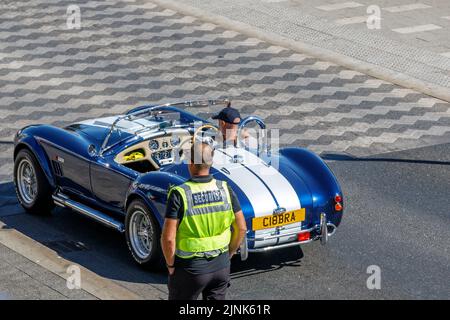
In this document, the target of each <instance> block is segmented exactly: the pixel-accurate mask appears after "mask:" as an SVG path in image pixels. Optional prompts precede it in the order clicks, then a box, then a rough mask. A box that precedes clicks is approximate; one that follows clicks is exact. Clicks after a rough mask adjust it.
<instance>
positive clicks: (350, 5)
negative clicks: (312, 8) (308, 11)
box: [316, 2, 363, 11]
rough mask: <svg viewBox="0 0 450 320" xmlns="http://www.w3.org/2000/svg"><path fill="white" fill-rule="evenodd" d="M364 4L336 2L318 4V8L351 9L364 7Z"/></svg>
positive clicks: (327, 9) (325, 9)
mask: <svg viewBox="0 0 450 320" xmlns="http://www.w3.org/2000/svg"><path fill="white" fill-rule="evenodd" d="M362 6H363V5H362V4H361V3H358V2H343V3H335V4H328V5H324V6H318V7H316V9H319V10H323V11H334V10H341V9H349V8H358V7H362Z"/></svg>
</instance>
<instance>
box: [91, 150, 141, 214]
mask: <svg viewBox="0 0 450 320" xmlns="http://www.w3.org/2000/svg"><path fill="white" fill-rule="evenodd" d="M137 176H138V174H137V173H136V172H134V171H132V170H130V169H128V168H125V167H123V166H120V165H119V164H117V163H116V162H115V161H114V160H113V157H112V156H106V157H103V156H97V158H96V160H95V161H93V162H91V167H90V177H91V186H92V192H93V194H94V196H95V197H96V198H97V199H98V200H99V201H101V202H102V204H103V205H104V206H107V207H110V208H111V209H112V210H114V211H122V210H123V209H124V208H125V201H126V196H127V192H128V189H129V188H130V185H131V183H132V181H134V180H135V179H136V178H137Z"/></svg>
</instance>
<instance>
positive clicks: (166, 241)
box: [161, 218, 178, 274]
mask: <svg viewBox="0 0 450 320" xmlns="http://www.w3.org/2000/svg"><path fill="white" fill-rule="evenodd" d="M177 227H178V219H172V218H166V219H165V220H164V227H163V230H162V234H161V248H162V251H163V254H164V258H165V259H166V263H167V265H168V266H173V264H174V263H175V246H176V242H175V241H176V235H177ZM168 269H169V273H170V274H172V273H173V270H174V268H168Z"/></svg>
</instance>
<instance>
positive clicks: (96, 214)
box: [52, 193, 125, 232]
mask: <svg viewBox="0 0 450 320" xmlns="http://www.w3.org/2000/svg"><path fill="white" fill-rule="evenodd" d="M52 198H53V201H54V202H55V204H56V205H58V206H60V207H63V208H70V209H72V210H74V211H76V212H78V213H80V214H82V215H84V216H86V217H89V218H91V219H94V220H95V221H97V222H100V223H101V224H103V225H105V226H107V227H109V228H112V229H115V230H117V231H119V232H124V231H125V226H124V224H123V223H122V222H120V221H117V220H114V219H113V218H112V217H110V216H108V215H106V214H104V213H102V212H100V211H97V210H94V209H92V208H90V207H88V206H86V205H84V204H81V203H79V202H76V201H74V200H71V199H70V198H69V197H68V196H66V195H64V194H62V193H57V194H54V195H53V196H52Z"/></svg>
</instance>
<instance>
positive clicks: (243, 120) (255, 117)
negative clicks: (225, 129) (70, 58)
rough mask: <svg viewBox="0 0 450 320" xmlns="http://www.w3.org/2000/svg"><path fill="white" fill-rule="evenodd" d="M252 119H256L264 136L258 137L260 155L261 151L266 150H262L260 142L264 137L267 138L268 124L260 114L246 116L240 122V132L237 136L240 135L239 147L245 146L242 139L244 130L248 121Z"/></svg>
mask: <svg viewBox="0 0 450 320" xmlns="http://www.w3.org/2000/svg"><path fill="white" fill-rule="evenodd" d="M252 121H255V122H256V123H257V124H258V125H259V127H260V128H261V130H262V136H261V138H260V139H258V148H257V151H258V155H259V153H260V152H263V151H264V150H260V149H261V146H260V145H259V144H260V141H264V139H265V130H266V124H265V122H264V120H263V119H262V118H260V117H258V116H249V117H247V118H244V119H242V120H241V122H240V123H239V128H238V132H237V137H238V139H237V147H238V148H245V146H244V145H243V143H242V141H241V136H242V130H243V129H244V128H245V126H246V125H247V124H248V123H250V122H252Z"/></svg>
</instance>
